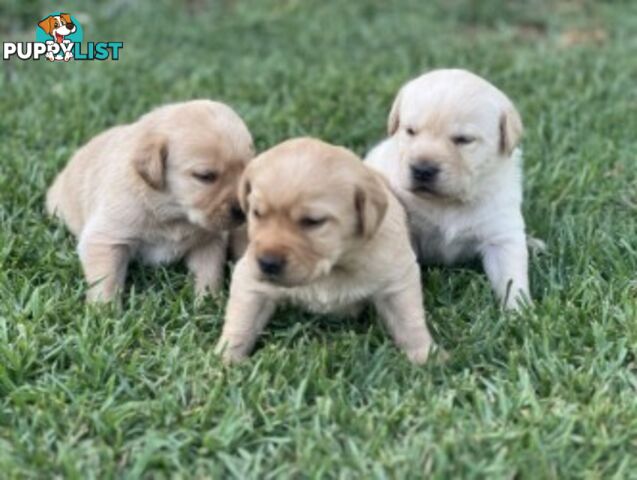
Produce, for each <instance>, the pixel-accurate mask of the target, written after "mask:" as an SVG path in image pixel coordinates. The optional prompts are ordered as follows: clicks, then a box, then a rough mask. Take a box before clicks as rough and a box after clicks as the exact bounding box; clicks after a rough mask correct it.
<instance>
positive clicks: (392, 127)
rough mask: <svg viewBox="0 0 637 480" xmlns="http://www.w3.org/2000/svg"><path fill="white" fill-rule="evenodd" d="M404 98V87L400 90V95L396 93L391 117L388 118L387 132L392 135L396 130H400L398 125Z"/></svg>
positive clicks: (390, 112)
mask: <svg viewBox="0 0 637 480" xmlns="http://www.w3.org/2000/svg"><path fill="white" fill-rule="evenodd" d="M402 98H403V89H402V88H401V89H400V90H399V91H398V95H396V98H395V99H394V103H393V105H392V106H391V110H390V111H389V117H388V118H387V133H388V134H389V135H390V136H391V135H393V134H394V133H396V130H398V127H399V126H400V117H399V111H400V102H401V101H402Z"/></svg>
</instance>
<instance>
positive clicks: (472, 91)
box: [365, 70, 529, 308]
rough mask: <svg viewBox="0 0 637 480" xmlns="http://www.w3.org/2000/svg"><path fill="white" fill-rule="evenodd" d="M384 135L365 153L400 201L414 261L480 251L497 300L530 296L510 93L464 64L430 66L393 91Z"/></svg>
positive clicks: (517, 127) (516, 125) (513, 304)
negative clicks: (458, 66) (445, 67)
mask: <svg viewBox="0 0 637 480" xmlns="http://www.w3.org/2000/svg"><path fill="white" fill-rule="evenodd" d="M388 133H389V135H390V137H389V138H388V139H387V140H385V141H384V142H382V143H381V144H380V145H378V146H377V147H376V148H374V149H373V150H372V151H371V152H370V153H369V155H368V156H367V158H366V160H365V161H366V163H367V165H369V166H371V167H373V168H375V169H377V170H379V171H380V172H382V173H383V174H384V175H385V176H386V177H387V178H388V179H389V181H390V183H391V186H392V189H393V191H394V192H395V193H396V194H397V195H398V197H399V198H400V200H401V201H402V203H403V204H404V205H405V207H406V209H407V212H408V215H409V222H410V226H411V231H412V238H413V244H414V246H415V248H416V250H417V253H418V257H419V259H420V260H421V261H423V262H425V263H430V262H434V263H443V264H451V263H455V262H458V261H463V260H467V259H469V258H471V257H475V256H479V257H481V258H482V261H483V265H484V269H485V271H486V273H487V276H488V277H489V280H490V281H491V285H492V287H493V289H494V291H495V293H496V295H497V297H498V298H499V299H500V300H501V301H502V302H503V304H504V306H505V307H507V308H517V307H519V306H520V301H521V300H523V299H527V300H528V299H529V287H528V274H527V263H528V260H527V257H528V253H527V245H526V239H525V233H524V228H525V227H524V219H523V218H522V213H521V203H522V169H521V153H520V152H519V151H518V150H516V146H517V145H518V143H519V140H520V136H521V134H522V121H521V120H520V115H519V114H518V112H517V111H516V109H515V107H514V106H513V104H512V103H511V101H510V100H509V99H508V98H507V97H506V96H505V95H504V94H503V93H502V92H501V91H500V90H498V89H497V88H495V87H494V86H493V85H491V84H490V83H488V82H487V81H486V80H483V79H482V78H480V77H478V76H476V75H474V74H472V73H470V72H467V71H464V70H436V71H432V72H430V73H427V74H425V75H422V76H421V77H418V78H416V79H414V80H412V81H410V82H408V83H407V84H406V85H404V86H403V87H402V88H401V89H400V92H399V93H398V96H397V97H396V100H395V101H394V105H393V106H392V109H391V113H390V114H389V122H388Z"/></svg>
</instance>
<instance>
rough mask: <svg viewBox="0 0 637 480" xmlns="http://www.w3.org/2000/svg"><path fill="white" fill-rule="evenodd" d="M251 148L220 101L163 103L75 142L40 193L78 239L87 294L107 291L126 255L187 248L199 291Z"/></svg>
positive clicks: (213, 282) (118, 278)
mask: <svg viewBox="0 0 637 480" xmlns="http://www.w3.org/2000/svg"><path fill="white" fill-rule="evenodd" d="M253 156H254V152H253V147H252V137H251V136H250V132H249V131H248V129H247V128H246V126H245V124H244V123H243V121H242V120H241V119H240V118H239V116H238V115H237V114H236V113H235V112H234V111H233V110H232V109H231V108H230V107H228V106H226V105H224V104H222V103H218V102H212V101H208V100H195V101H191V102H185V103H176V104H172V105H167V106H163V107H161V108H158V109H156V110H153V111H152V112H150V113H148V114H146V115H144V116H143V117H141V118H140V119H139V120H138V121H136V122H135V123H132V124H129V125H124V126H118V127H114V128H111V129H110V130H107V131H106V132H104V133H102V134H100V135H98V136H96V137H95V138H93V139H92V140H91V141H89V142H88V143H87V144H86V145H85V146H83V147H82V148H80V149H79V150H78V151H77V153H76V154H75V155H74V156H73V158H71V160H70V161H69V163H68V165H67V166H66V168H65V169H64V170H63V171H62V172H61V173H60V174H59V175H58V177H57V178H56V179H55V182H54V183H53V186H52V187H51V188H50V190H49V192H48V194H47V209H48V211H49V212H50V213H52V214H53V213H55V214H56V215H58V216H59V217H60V218H62V220H64V222H65V223H66V224H67V225H68V227H69V229H70V230H71V232H73V233H74V234H75V235H76V236H77V237H78V239H79V245H78V251H79V255H80V260H81V262H82V267H83V269H84V273H85V276H86V279H87V281H88V282H89V284H91V288H90V290H89V292H88V299H89V300H92V301H94V300H102V301H108V300H111V299H112V298H113V297H114V296H115V295H116V294H117V292H118V291H120V290H121V289H122V287H123V285H124V278H125V275H126V269H127V265H128V263H129V261H130V260H131V259H132V258H133V257H140V258H141V259H142V260H144V261H146V262H149V263H151V264H159V263H163V262H170V261H173V260H177V259H179V258H182V257H185V258H186V262H187V264H188V268H189V269H190V271H192V272H193V273H194V276H195V285H196V290H197V293H198V294H201V293H204V292H205V291H206V290H212V291H214V290H216V289H217V288H218V287H219V286H220V283H221V280H222V274H223V266H224V262H225V259H226V249H227V248H226V247H227V236H228V234H227V232H228V229H230V228H231V227H233V226H234V225H236V224H238V223H240V221H241V220H242V217H243V215H242V212H241V210H240V207H239V204H238V201H237V198H236V190H237V184H238V181H239V178H240V176H241V174H242V172H243V170H244V168H245V166H246V164H247V163H248V161H249V160H250V159H251V158H252V157H253Z"/></svg>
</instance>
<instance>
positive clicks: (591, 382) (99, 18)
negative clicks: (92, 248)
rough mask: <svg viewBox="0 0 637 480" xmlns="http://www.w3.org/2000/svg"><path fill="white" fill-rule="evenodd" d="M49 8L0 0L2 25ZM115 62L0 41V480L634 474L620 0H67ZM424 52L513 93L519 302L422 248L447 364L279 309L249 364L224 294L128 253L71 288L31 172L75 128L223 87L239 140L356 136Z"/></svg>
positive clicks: (377, 336) (61, 241)
mask: <svg viewBox="0 0 637 480" xmlns="http://www.w3.org/2000/svg"><path fill="white" fill-rule="evenodd" d="M52 8H60V7H58V5H57V4H56V6H55V7H51V5H50V3H49V2H46V1H44V0H42V1H35V0H31V1H20V0H0V9H1V11H2V15H0V17H1V18H2V20H0V32H1V33H2V40H3V41H31V40H32V39H33V36H34V29H35V25H36V23H37V21H38V20H39V19H40V18H42V17H44V16H45V15H46V14H48V13H50V10H51V9H52ZM63 8H64V9H65V11H69V12H70V13H71V14H73V15H77V16H79V17H80V18H81V21H82V24H83V27H84V30H85V41H86V40H88V41H123V42H124V49H123V50H122V55H121V59H120V60H119V61H116V62H112V61H107V62H98V61H93V62H90V61H84V62H81V61H76V62H71V63H69V64H63V63H56V64H51V63H49V62H46V61H45V60H41V61H38V62H35V61H31V62H22V61H17V60H12V61H10V62H0V222H1V229H0V472H1V473H0V477H2V478H25V477H28V478H43V477H54V476H56V477H63V478H82V479H84V478H92V477H100V478H112V477H126V478H138V477H146V478H163V477H199V478H202V477H212V478H240V479H248V478H336V477H339V478H419V477H434V478H444V479H449V478H487V477H488V478H529V479H537V478H604V479H606V478H637V473H636V472H637V158H636V154H637V4H636V3H635V2H631V1H628V0H627V1H624V2H622V1H613V2H611V1H607V2H602V1H594V0H571V1H566V0H564V1H551V2H549V1H525V2H523V1H514V0H510V1H496V0H486V1H480V2H478V1H469V0H451V1H448V2H447V1H445V2H443V1H441V0H440V1H435V2H433V1H430V2H425V1H421V0H398V1H392V2H387V1H382V0H376V1H373V0H360V1H358V0H357V1H354V0H350V1H347V2H339V1H331V2H327V1H319V0H306V1H301V0H287V1H284V0H245V1H231V0H226V1H219V2H214V3H213V4H212V5H208V4H207V2H205V1H203V0H201V1H197V0H191V1H188V2H180V1H177V0H172V1H171V0H162V1H157V2H150V1H143V2H133V1H129V0H114V1H111V2H97V1H96V2H87V1H82V2H80V1H68V2H65V3H64V5H63ZM445 66H460V67H464V68H468V69H470V70H473V71H475V72H477V73H479V74H481V75H483V76H485V77H486V78H488V79H489V80H491V81H492V82H493V83H495V84H496V85H498V86H499V87H500V88H502V89H503V90H504V91H505V92H507V93H508V94H509V95H510V96H511V98H512V99H513V100H514V101H515V102H516V104H517V106H518V108H519V109H520V111H521V113H522V117H523V119H524V122H525V126H526V131H525V137H524V151H525V171H526V177H525V181H524V183H525V205H524V212H525V216H526V219H527V225H528V230H529V232H530V233H531V234H532V235H534V236H536V237H540V238H542V239H544V240H545V242H546V243H547V245H548V250H547V252H546V253H545V254H542V255H538V254H534V255H533V256H532V259H531V283H532V294H533V297H534V298H535V299H536V306H535V309H533V310H529V311H526V312H524V313H522V314H520V315H513V314H503V313H501V312H500V311H499V310H498V309H497V306H496V304H495V301H494V299H493V297H492V294H491V292H490V289H489V285H488V282H487V280H486V278H485V276H484V275H483V274H482V272H481V271H480V270H479V269H477V268H473V267H471V266H469V267H464V268H453V269H442V268H428V269H425V270H423V282H424V290H425V302H426V307H427V310H428V320H429V323H430V327H431V330H432V332H433V334H434V336H435V338H436V339H437V341H438V342H439V343H440V344H442V345H443V346H444V348H445V349H446V350H447V351H448V352H449V353H450V359H449V361H448V362H446V363H444V364H442V363H431V364H429V365H427V366H425V367H415V366H412V365H410V364H409V363H408V362H407V360H406V359H405V358H404V357H403V356H402V355H401V354H400V353H399V352H398V350H397V349H396V348H395V347H394V346H393V345H392V343H391V341H390V340H389V339H388V337H387V335H386V334H385V333H384V332H383V329H382V327H381V326H380V325H379V323H378V322H377V320H376V317H375V314H374V313H373V312H372V311H369V312H368V313H366V314H365V315H364V316H363V317H362V318H360V319H358V320H356V321H353V320H352V321H348V322H343V321H339V320H337V319H335V318H330V317H318V316H314V315H310V314H307V313H305V312H303V311H300V310H295V309H286V310H283V311H279V312H278V314H277V315H276V317H275V318H274V320H273V322H272V324H271V325H270V326H269V328H268V329H267V332H266V333H265V335H264V336H263V338H262V341H261V342H260V343H259V347H258V349H257V351H256V352H255V354H254V355H253V357H252V358H251V359H250V361H248V362H246V363H245V364H243V365H241V366H238V367H234V368H224V367H223V366H222V365H220V363H219V361H218V359H217V358H216V357H215V356H214V355H213V351H212V347H213V345H214V343H215V340H216V339H217V337H218V335H219V333H220V328H221V323H222V318H223V309H224V304H225V298H216V299H213V298H208V299H207V300H206V301H204V302H202V303H200V304H196V303H195V301H194V292H193V282H192V280H191V278H190V277H189V276H188V275H187V273H186V270H185V268H184V267H183V266H179V265H177V266H171V267H167V268H164V269H150V268H144V267H140V266H136V267H135V268H133V270H132V272H131V275H130V278H129V282H128V290H127V295H126V297H125V299H124V302H123V306H122V307H121V309H118V308H116V307H109V306H102V307H89V306H86V305H85V303H84V301H83V296H84V293H85V288H86V287H85V284H84V282H83V280H82V276H81V270H80V266H79V262H78V259H77V256H76V254H75V250H74V248H75V244H74V240H73V238H72V237H71V235H70V234H69V233H68V232H67V231H66V230H65V229H64V228H63V227H62V226H61V225H60V224H58V223H57V222H55V221H52V220H50V219H49V218H47V217H46V216H45V214H44V211H43V199H44V194H45V191H46V188H47V185H48V184H49V183H50V182H51V180H52V179H53V177H54V175H55V173H56V172H57V171H58V170H59V169H60V168H61V167H62V166H63V165H64V164H65V162H66V161H67V160H68V158H69V157H70V156H71V154H72V153H73V151H74V150H75V149H76V148H77V147H78V146H80V145H81V144H82V143H83V142H85V141H86V140H87V139H89V138H90V137H91V136H93V135H95V134H96V133H98V132H100V131H101V130H103V129H105V128H107V127H109V126H112V125H114V124H117V123H122V122H128V121H131V120H133V119H135V118H136V117H138V116H139V115H141V114H142V113H144V112H146V111H147V110H149V109H150V108H152V107H153V106H156V105H159V104H161V103H165V102H170V101H176V100H186V99H192V98H198V97H207V98H214V99H221V100H223V101H225V102H227V103H229V104H231V105H232V106H233V107H234V108H235V109H236V110H237V111H238V112H239V113H240V114H241V115H242V117H243V118H244V119H245V121H246V123H247V124H248V126H249V127H250V129H251V131H252V133H253V135H254V137H255V140H256V146H257V148H258V149H259V150H262V149H265V148H267V147H269V146H271V145H274V144H276V143H278V142H280V141H282V140H284V139H286V138H288V137H292V136H297V135H313V136H317V137H320V138H323V139H325V140H327V141H330V142H332V143H336V144H342V145H346V146H348V147H350V148H352V149H353V150H355V151H356V152H358V153H359V154H360V155H364V153H365V152H366V151H367V150H368V149H369V148H370V147H371V146H372V145H373V144H374V143H375V142H377V141H378V140H379V139H380V138H381V137H382V136H383V135H384V128H385V123H386V116H387V113H388V110H389V107H390V104H391V100H392V98H393V96H394V94H395V93H396V91H397V89H398V87H399V86H400V85H401V84H402V83H403V82H405V81H406V80H407V79H409V78H410V77H412V76H415V75H417V74H419V73H420V72H422V71H424V70H427V69H431V68H436V67H445Z"/></svg>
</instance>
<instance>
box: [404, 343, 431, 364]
mask: <svg viewBox="0 0 637 480" xmlns="http://www.w3.org/2000/svg"><path fill="white" fill-rule="evenodd" d="M431 350H432V346H431V345H424V346H422V347H416V348H410V349H408V350H406V351H405V354H406V355H407V358H408V359H409V361H410V362H411V363H413V364H414V365H424V364H425V363H426V362H427V359H428V358H429V353H430V352H431Z"/></svg>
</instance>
